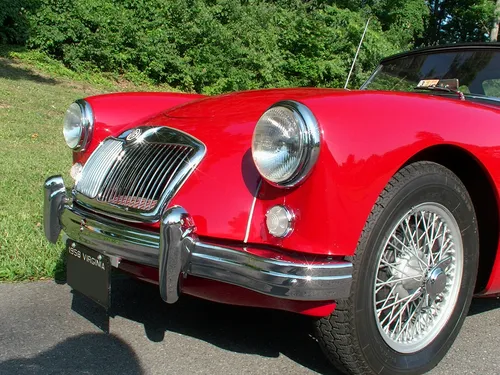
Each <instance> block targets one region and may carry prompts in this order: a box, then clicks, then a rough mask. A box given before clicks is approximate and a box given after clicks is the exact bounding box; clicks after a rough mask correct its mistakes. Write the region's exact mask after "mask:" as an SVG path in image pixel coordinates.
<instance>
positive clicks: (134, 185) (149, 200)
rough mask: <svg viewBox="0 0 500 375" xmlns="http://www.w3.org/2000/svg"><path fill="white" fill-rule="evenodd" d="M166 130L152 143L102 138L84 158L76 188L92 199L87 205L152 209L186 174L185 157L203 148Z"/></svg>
mask: <svg viewBox="0 0 500 375" xmlns="http://www.w3.org/2000/svg"><path fill="white" fill-rule="evenodd" d="M165 131H166V130H165ZM168 131H169V133H168V137H165V138H164V139H165V141H163V142H162V141H158V138H159V137H158V136H156V138H154V141H153V142H149V141H147V140H142V141H140V142H126V141H124V140H119V139H114V138H110V139H107V140H105V141H104V142H103V143H102V144H101V145H100V146H99V147H98V148H97V149H96V150H95V151H94V153H93V154H92V155H91V157H90V158H89V160H88V161H87V163H86V165H85V167H84V168H83V171H82V178H81V180H80V181H79V182H78V183H77V185H76V186H75V189H76V190H77V192H80V193H81V194H83V195H84V196H86V197H88V198H91V199H92V201H91V202H90V205H92V204H96V205H99V207H101V208H102V209H103V210H104V211H106V210H107V208H106V207H109V210H111V211H113V212H116V209H117V208H118V209H122V210H124V211H127V213H129V212H128V210H130V209H133V210H134V212H138V213H141V212H152V211H153V210H155V209H156V208H157V206H158V204H159V203H160V201H161V200H162V197H163V195H164V194H165V196H167V194H166V191H167V190H168V189H169V188H171V186H169V184H171V183H173V181H177V183H178V182H179V181H180V180H179V179H180V178H184V176H187V174H188V172H189V168H190V167H189V163H188V162H186V160H189V159H190V158H191V157H193V156H194V155H196V154H197V152H198V151H199V149H200V148H201V147H202V145H201V144H200V146H199V147H197V146H198V142H197V141H196V140H190V138H188V136H187V135H185V134H183V133H182V134H178V133H176V131H174V130H172V129H169V130H168ZM176 137H179V142H176V140H177V138H176ZM186 139H187V140H188V141H189V142H188V141H186ZM181 141H182V142H181ZM203 147H204V146H203ZM203 151H204V149H203ZM198 159H199V160H201V159H200V158H198ZM178 176H180V177H178ZM93 202H95V203H93ZM87 203H88V202H87Z"/></svg>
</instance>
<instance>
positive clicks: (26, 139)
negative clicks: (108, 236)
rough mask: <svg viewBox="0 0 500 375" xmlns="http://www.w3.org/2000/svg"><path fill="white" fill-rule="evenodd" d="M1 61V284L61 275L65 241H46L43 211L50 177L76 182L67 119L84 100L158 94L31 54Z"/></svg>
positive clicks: (5, 56) (4, 53)
mask: <svg viewBox="0 0 500 375" xmlns="http://www.w3.org/2000/svg"><path fill="white" fill-rule="evenodd" d="M0 56H3V57H0V281H12V280H29V279H42V278H52V277H54V276H56V277H60V276H61V275H63V272H62V271H63V270H64V264H63V261H62V260H61V259H62V258H61V253H62V251H63V245H62V241H61V240H59V243H58V244H56V245H52V244H50V243H49V242H48V241H47V240H46V239H45V237H44V233H43V223H42V208H43V182H44V180H45V178H46V177H48V176H50V175H54V174H63V176H64V178H65V180H66V181H68V182H69V181H70V178H69V174H68V172H69V169H70V167H71V152H70V150H69V149H68V147H67V146H66V143H65V142H64V138H63V136H62V119H63V116H64V113H65V111H66V109H67V107H68V106H69V105H70V104H71V102H72V101H74V100H75V99H78V98H81V97H85V96H89V95H94V94H99V93H104V92H112V91H127V90H148V89H153V88H152V87H150V86H147V87H143V86H140V87H138V86H134V85H132V84H131V83H126V82H120V83H118V82H116V81H114V80H111V79H107V78H106V77H103V76H97V75H92V74H88V75H85V76H83V75H77V74H75V73H73V72H70V71H68V70H66V69H65V68H64V67H62V66H61V65H59V64H58V63H55V62H51V61H50V60H44V58H43V57H42V56H40V55H37V54H36V53H32V52H19V51H18V52H15V53H13V52H11V51H10V52H8V51H5V50H3V51H0ZM156 89H158V88H156Z"/></svg>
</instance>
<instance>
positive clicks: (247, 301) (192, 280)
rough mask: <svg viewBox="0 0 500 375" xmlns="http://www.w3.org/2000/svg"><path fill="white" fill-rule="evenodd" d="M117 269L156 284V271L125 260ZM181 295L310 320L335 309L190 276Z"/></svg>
mask: <svg viewBox="0 0 500 375" xmlns="http://www.w3.org/2000/svg"><path fill="white" fill-rule="evenodd" d="M120 269H121V270H122V271H125V272H127V273H129V274H131V275H133V276H134V277H136V278H138V279H141V280H144V281H147V282H150V283H154V284H158V269H156V268H153V267H149V266H142V265H138V264H137V263H130V262H126V261H125V262H122V263H120ZM182 293H184V294H189V295H191V296H194V297H199V298H203V299H207V300H210V301H213V302H219V303H227V304H230V305H239V306H250V307H261V308H268V309H276V310H284V311H290V312H294V313H297V314H302V315H308V316H314V317H323V316H328V315H330V314H331V313H332V312H333V310H334V309H335V306H336V304H335V302H332V301H293V300H289V299H281V298H274V297H270V296H266V295H264V294H260V293H257V292H253V291H251V290H249V289H244V288H240V287H238V286H235V285H231V284H226V283H221V282H218V281H215V280H208V279H202V278H199V277H194V276H190V277H188V278H187V279H185V280H184V281H183V284H182Z"/></svg>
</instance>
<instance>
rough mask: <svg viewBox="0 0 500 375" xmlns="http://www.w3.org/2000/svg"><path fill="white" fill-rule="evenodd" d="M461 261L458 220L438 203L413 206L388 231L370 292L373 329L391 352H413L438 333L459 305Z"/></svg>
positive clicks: (461, 251)
mask: <svg viewBox="0 0 500 375" xmlns="http://www.w3.org/2000/svg"><path fill="white" fill-rule="evenodd" d="M463 258H464V254H463V245H462V240H461V235H460V228H459V226H458V224H457V221H456V220H455V218H454V217H453V215H452V213H451V212H450V211H449V210H448V209H447V208H446V207H444V206H443V205H441V204H439V203H434V202H428V203H423V204H420V205H418V206H416V207H414V208H412V209H411V210H410V211H408V212H407V213H406V214H405V215H404V216H403V217H402V218H401V219H400V220H399V221H398V222H397V223H396V225H395V226H394V227H393V228H392V230H391V231H390V232H389V235H388V237H387V240H386V241H385V244H384V245H383V249H382V251H381V253H380V257H379V260H378V272H377V274H376V280H375V283H374V291H373V304H374V313H375V320H376V322H377V327H378V329H379V332H380V334H381V336H382V338H383V339H384V340H385V342H386V343H387V344H388V345H389V346H390V347H391V348H392V349H394V350H395V351H397V352H400V353H412V352H416V351H418V350H420V349H422V348H424V347H426V346H427V345H428V344H429V343H430V342H432V341H433V340H434V339H435V337H436V336H437V335H438V334H439V333H440V332H441V330H442V328H443V327H444V326H445V325H446V323H447V322H448V320H449V318H450V316H451V314H452V312H453V310H454V308H455V305H456V303H457V299H458V294H459V290H460V285H461V281H462V273H463Z"/></svg>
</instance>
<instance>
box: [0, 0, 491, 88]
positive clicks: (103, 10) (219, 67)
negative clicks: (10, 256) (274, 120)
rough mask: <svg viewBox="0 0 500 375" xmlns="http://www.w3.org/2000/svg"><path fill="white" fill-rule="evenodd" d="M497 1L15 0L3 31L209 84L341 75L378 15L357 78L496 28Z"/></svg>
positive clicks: (88, 58)
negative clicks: (426, 47)
mask: <svg viewBox="0 0 500 375" xmlns="http://www.w3.org/2000/svg"><path fill="white" fill-rule="evenodd" d="M457 3H464V4H465V3H467V8H460V7H459V6H457ZM493 8H494V1H493V0H460V1H455V0H454V1H451V0H431V1H424V0H336V1H335V0H309V1H302V0H168V1H167V0H7V4H5V2H0V41H6V42H9V43H16V42H17V43H24V41H25V40H26V39H27V46H28V47H30V48H36V49H40V50H42V51H44V52H45V53H47V54H48V55H50V56H52V57H55V58H57V59H59V60H61V61H63V62H64V64H65V65H67V66H68V67H70V68H71V69H74V70H76V71H88V70H96V71H102V72H113V73H118V74H123V75H125V77H126V78H129V79H132V80H134V79H140V80H145V79H147V80H150V81H153V82H158V83H167V84H169V85H171V86H173V87H176V88H179V89H182V90H189V91H197V92H203V93H208V94H213V93H220V92H227V91H234V90H242V89H252V88H260V87H286V86H329V87H339V86H343V84H344V82H345V79H346V77H347V73H348V71H349V69H350V65H351V63H352V59H353V57H354V54H355V52H356V48H357V45H358V43H359V40H360V38H361V35H362V33H363V29H364V26H365V23H366V21H367V19H368V18H370V26H369V30H368V33H367V35H366V38H365V41H364V44H363V48H362V49H361V53H360V55H359V60H358V62H357V64H356V67H355V71H354V75H353V81H352V84H351V87H356V86H359V84H360V83H361V82H362V81H363V80H364V79H365V78H366V77H367V75H368V74H369V73H370V72H371V71H372V70H373V68H374V67H375V66H376V64H377V62H378V60H379V59H380V58H381V57H383V56H386V55H389V54H392V53H394V52H397V51H400V50H406V49H409V48H412V47H413V46H415V45H421V44H431V43H439V42H441V41H455V40H482V39H486V38H487V33H486V32H487V30H486V32H484V31H483V29H484V26H487V27H491V22H492V19H493V14H494V12H493ZM450 17H451V18H450ZM479 22H480V23H479ZM482 24H484V25H482ZM13 25H17V26H15V27H13ZM457 25H460V27H458V26H457ZM462 26H463V27H462ZM486 29H487V28H486ZM28 32H29V38H28Z"/></svg>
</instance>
